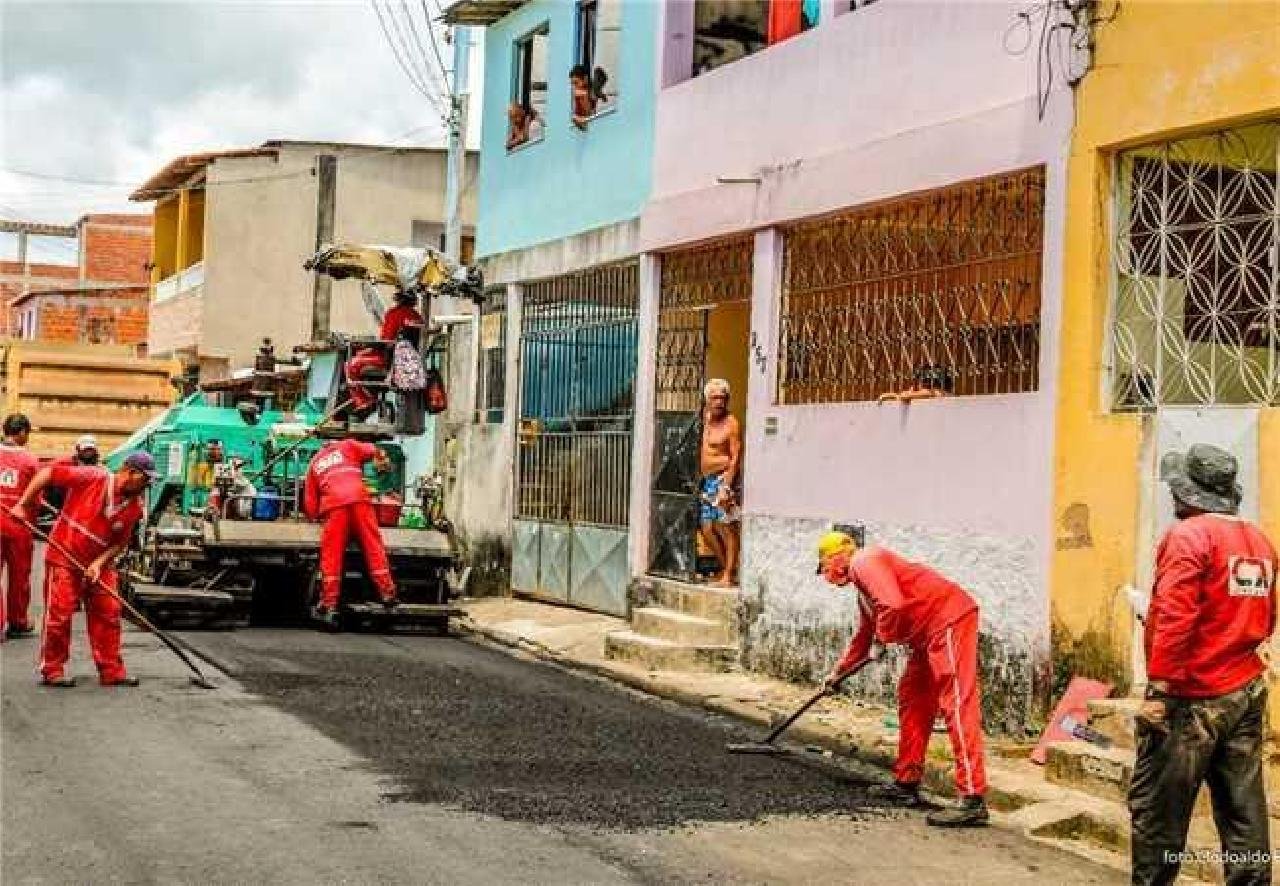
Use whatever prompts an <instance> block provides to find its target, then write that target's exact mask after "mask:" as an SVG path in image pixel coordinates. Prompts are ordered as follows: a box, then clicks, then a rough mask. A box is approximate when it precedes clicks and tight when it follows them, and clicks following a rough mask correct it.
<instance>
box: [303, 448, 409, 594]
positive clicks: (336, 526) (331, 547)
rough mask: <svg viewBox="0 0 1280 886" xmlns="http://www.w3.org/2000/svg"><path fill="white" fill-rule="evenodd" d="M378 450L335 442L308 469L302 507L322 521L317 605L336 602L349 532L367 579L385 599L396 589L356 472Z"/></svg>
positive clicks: (319, 453)
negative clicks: (360, 553) (356, 544)
mask: <svg viewBox="0 0 1280 886" xmlns="http://www.w3.org/2000/svg"><path fill="white" fill-rule="evenodd" d="M377 451H378V448H377V447H376V446H374V445H373V444H372V443H362V442H361V441H359V440H339V441H337V442H335V443H330V444H329V445H328V446H326V447H324V448H323V449H321V450H320V451H319V452H317V453H316V457H315V458H313V459H312V460H311V466H310V467H309V468H308V469H307V479H306V482H305V484H304V485H303V493H302V507H303V510H304V511H305V512H306V514H307V516H308V517H310V518H311V519H312V520H315V519H323V520H324V528H323V529H322V530H321V531H320V603H321V604H322V605H323V606H324V607H325V608H327V609H329V610H331V611H332V610H334V609H336V608H337V606H338V598H339V595H340V592H341V590H342V559H343V555H344V554H345V553H346V550H347V541H348V540H349V539H350V537H351V535H352V534H354V535H355V537H356V541H357V542H359V544H360V548H361V550H363V551H364V560H365V563H366V564H367V565H368V567H369V577H370V578H371V579H373V584H374V587H376V588H377V589H378V593H379V594H380V595H381V596H382V598H383V599H384V600H386V599H391V598H392V597H394V596H395V593H396V583H395V581H393V580H392V578H391V564H390V563H389V562H388V561H387V549H386V548H385V547H383V544H382V533H381V532H380V531H379V530H378V518H377V515H376V514H374V511H373V503H372V502H371V501H369V493H368V492H367V491H366V490H365V488H364V475H363V473H362V471H361V468H362V467H363V465H364V464H365V462H367V461H369V460H370V459H372V458H373V456H374V454H375V453H376V452H377Z"/></svg>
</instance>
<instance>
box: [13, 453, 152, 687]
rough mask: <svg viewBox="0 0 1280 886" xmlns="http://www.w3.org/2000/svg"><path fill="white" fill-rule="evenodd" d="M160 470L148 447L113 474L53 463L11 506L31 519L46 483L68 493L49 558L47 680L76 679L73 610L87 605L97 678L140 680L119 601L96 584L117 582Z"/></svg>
mask: <svg viewBox="0 0 1280 886" xmlns="http://www.w3.org/2000/svg"><path fill="white" fill-rule="evenodd" d="M155 476H156V463H155V459H153V458H152V457H151V455H150V454H149V453H146V452H133V453H130V454H129V456H128V457H126V458H125V460H124V463H123V464H122V465H121V466H120V469H119V470H117V471H116V472H115V473H112V472H111V471H109V470H107V469H106V468H104V467H96V466H89V465H53V466H51V467H47V468H42V469H41V470H40V472H39V473H37V474H36V475H35V477H34V478H32V480H31V482H30V483H29V484H28V485H27V488H26V491H25V492H23V493H22V498H21V499H19V500H18V503H17V504H15V505H14V506H13V509H12V511H13V514H14V515H15V516H17V517H19V518H21V519H22V520H24V521H26V522H28V523H29V522H30V521H31V507H32V505H33V504H34V503H36V502H38V501H40V498H41V496H42V495H43V493H44V490H45V489H46V488H47V487H48V486H57V487H60V488H61V489H62V490H64V491H65V493H66V501H65V502H64V504H63V506H62V513H61V514H59V515H58V522H57V523H55V524H54V525H53V532H52V533H50V536H49V537H50V544H49V550H48V552H47V553H46V554H45V561H44V565H45V571H46V572H47V573H48V575H49V582H48V594H49V599H48V605H47V608H46V609H45V613H44V631H43V635H42V637H41V642H40V682H41V683H42V684H44V685H46V686H74V685H75V678H74V677H68V676H66V674H65V669H66V666H67V659H68V658H69V657H70V655H71V617H72V616H73V615H74V614H75V611H76V610H77V609H79V608H80V607H81V606H82V605H83V606H84V611H85V621H86V622H87V627H88V631H89V647H90V648H91V649H92V651H93V661H94V663H95V664H96V665H97V666H98V682H100V683H101V684H102V685H103V686H137V685H138V680H137V678H136V677H131V676H129V673H128V672H127V671H126V670H125V666H124V660H123V659H122V658H121V656H120V601H119V600H117V599H116V598H115V597H113V596H112V595H111V594H108V593H106V592H104V591H103V590H102V589H101V588H99V587H98V585H99V584H102V585H104V586H106V587H108V588H111V589H112V590H114V589H115V588H116V586H117V583H118V578H117V575H116V570H115V561H116V558H117V557H119V556H120V555H121V554H123V553H124V552H125V550H127V549H128V547H129V543H130V541H131V540H132V539H133V532H134V529H135V527H137V525H138V521H140V520H141V519H142V516H143V513H144V512H145V504H144V493H145V492H146V489H147V485H148V484H149V483H150V482H151V481H152V480H153V479H154V478H155Z"/></svg>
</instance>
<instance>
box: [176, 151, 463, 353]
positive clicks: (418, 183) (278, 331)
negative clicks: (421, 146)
mask: <svg viewBox="0 0 1280 886" xmlns="http://www.w3.org/2000/svg"><path fill="white" fill-rule="evenodd" d="M322 153H332V154H334V155H336V156H337V157H338V158H339V159H338V181H337V198H336V208H335V218H334V232H335V238H336V239H337V240H340V241H351V242H364V243H383V244H387V245H391V246H408V245H410V238H411V234H412V230H413V222H414V220H420V221H436V222H439V221H441V220H442V219H443V214H444V179H445V154H444V152H443V151H439V152H435V151H433V152H426V151H389V150H370V149H368V148H355V147H338V146H326V145H297V146H295V145H285V146H282V147H281V149H280V155H279V157H278V158H270V157H252V158H238V159H228V160H221V161H215V162H214V163H213V164H212V165H211V166H210V167H209V170H208V177H209V190H208V197H207V202H206V214H205V235H204V254H205V282H204V311H203V323H202V328H201V352H202V353H212V354H219V355H226V356H228V357H229V358H230V360H231V366H232V367H239V366H245V365H249V364H250V363H251V362H252V359H253V355H254V352H255V351H256V350H257V345H258V343H259V342H260V340H261V339H262V338H263V337H264V336H270V337H271V338H272V339H273V340H274V341H275V342H276V343H277V345H278V348H279V349H280V350H281V351H282V352H287V351H288V349H289V348H290V347H292V346H293V345H295V344H298V343H301V342H304V341H309V340H310V337H311V314H312V292H313V282H312V275H311V274H310V273H308V272H307V271H305V270H303V268H302V262H303V261H304V260H305V259H306V258H307V257H308V256H310V255H311V254H312V252H313V251H314V247H315V225H316V192H317V180H316V177H315V176H314V175H312V174H311V169H312V167H313V166H314V164H315V157H316V156H317V155H318V154H322ZM467 180H468V181H472V182H474V176H473V175H469V176H468V177H467ZM474 191H475V187H474V184H472V186H471V188H470V189H469V191H468V194H467V199H465V200H464V205H463V221H464V224H466V225H470V224H471V223H472V221H473V219H474V214H475V207H474V202H475V201H474ZM331 324H332V327H333V329H334V330H336V331H341V332H349V333H363V332H369V331H371V330H372V328H373V326H372V322H371V321H370V319H369V318H368V315H367V314H366V313H365V310H364V307H363V304H362V303H361V300H360V290H359V286H358V284H356V283H352V282H343V283H335V284H334V286H333V305H332V309H331Z"/></svg>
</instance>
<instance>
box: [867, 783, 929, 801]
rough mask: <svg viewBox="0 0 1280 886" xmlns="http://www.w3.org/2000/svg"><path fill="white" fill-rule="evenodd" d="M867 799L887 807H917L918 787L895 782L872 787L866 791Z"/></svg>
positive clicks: (918, 799) (918, 798)
mask: <svg viewBox="0 0 1280 886" xmlns="http://www.w3.org/2000/svg"><path fill="white" fill-rule="evenodd" d="M867 798H868V799H870V800H874V801H875V802H877V803H884V804H886V805H889V806H903V807H911V806H919V805H920V804H921V802H922V801H921V799H920V785H918V784H908V783H906V782H901V781H895V782H890V783H889V784H877V785H872V786H871V787H870V788H869V789H868V790H867Z"/></svg>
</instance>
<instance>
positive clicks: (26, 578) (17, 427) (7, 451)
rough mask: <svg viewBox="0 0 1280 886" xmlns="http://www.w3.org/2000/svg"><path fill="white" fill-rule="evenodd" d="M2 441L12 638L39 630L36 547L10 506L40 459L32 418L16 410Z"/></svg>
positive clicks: (2, 524)
mask: <svg viewBox="0 0 1280 886" xmlns="http://www.w3.org/2000/svg"><path fill="white" fill-rule="evenodd" d="M3 430H4V440H3V441H0V571H3V572H4V573H5V574H6V575H7V581H8V586H7V588H6V590H5V595H4V605H3V606H0V631H2V632H3V634H4V636H5V637H7V638H8V639H11V640H12V639H14V638H15V637H26V636H29V635H30V634H31V633H33V631H34V630H35V629H34V628H33V627H32V626H31V621H30V619H29V618H28V616H27V607H28V606H29V605H30V603H31V554H32V551H33V549H34V547H35V545H34V540H33V539H32V537H31V530H30V529H28V528H27V527H26V526H23V525H22V524H21V523H19V522H18V521H17V520H15V519H14V518H13V517H12V516H11V515H10V514H9V509H10V508H11V507H13V506H14V505H15V504H17V503H18V499H19V498H21V497H22V493H23V490H25V489H26V488H27V484H28V483H30V482H31V478H32V477H34V476H35V475H36V472H37V471H38V470H40V461H39V459H37V458H36V457H35V456H34V455H32V454H31V453H30V451H28V450H27V440H28V439H29V438H30V436H31V422H30V421H28V420H27V417H26V416H25V415H21V414H19V413H14V414H13V415H10V416H7V417H6V418H5V420H4V429H3Z"/></svg>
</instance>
